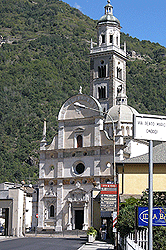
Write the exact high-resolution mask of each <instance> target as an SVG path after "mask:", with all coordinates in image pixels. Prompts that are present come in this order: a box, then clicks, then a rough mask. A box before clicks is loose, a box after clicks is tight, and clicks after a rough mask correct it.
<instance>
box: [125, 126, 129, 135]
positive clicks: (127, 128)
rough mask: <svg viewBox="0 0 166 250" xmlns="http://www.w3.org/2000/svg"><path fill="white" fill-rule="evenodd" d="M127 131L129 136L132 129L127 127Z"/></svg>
mask: <svg viewBox="0 0 166 250" xmlns="http://www.w3.org/2000/svg"><path fill="white" fill-rule="evenodd" d="M126 130H127V135H130V128H129V127H126Z"/></svg>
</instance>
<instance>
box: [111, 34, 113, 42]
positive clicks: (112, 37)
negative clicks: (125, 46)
mask: <svg viewBox="0 0 166 250" xmlns="http://www.w3.org/2000/svg"><path fill="white" fill-rule="evenodd" d="M110 43H113V35H110Z"/></svg>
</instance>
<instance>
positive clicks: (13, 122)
mask: <svg viewBox="0 0 166 250" xmlns="http://www.w3.org/2000/svg"><path fill="white" fill-rule="evenodd" d="M102 13H103V10H101V15H102ZM99 18H100V17H99ZM119 19H120V17H119ZM0 35H1V36H2V37H3V38H1V42H2V45H1V47H0V88H1V91H0V95H1V96H0V98H1V105H0V122H1V127H0V141H1V143H0V150H1V155H0V171H1V176H0V182H2V181H18V182H20V181H21V180H25V181H26V182H27V181H28V180H30V181H31V182H35V181H36V180H37V178H38V150H39V143H40V140H41V138H42V129H43V120H44V118H46V119H47V121H48V122H47V139H48V142H50V141H51V139H52V137H53V136H54V134H55V133H56V128H57V127H56V126H57V114H58V111H59V109H60V107H61V105H62V103H63V102H64V101H65V100H66V99H67V98H68V97H70V96H72V95H75V94H77V93H78V90H79V86H80V85H81V86H82V87H83V93H85V94H89V57H88V55H89V47H90V39H91V37H92V38H93V41H94V42H96V37H97V35H96V21H94V20H92V19H90V18H89V17H87V16H85V15H83V14H82V13H81V12H80V11H79V10H77V9H74V8H71V7H70V6H69V5H68V4H66V3H64V2H62V1H59V0H54V1H53V0H35V1H31V0H3V1H1V2H0ZM121 40H122V43H123V42H124V41H126V42H127V50H128V51H129V52H131V51H133V50H134V51H136V52H137V53H138V54H140V55H141V57H140V58H132V57H129V61H128V63H127V95H128V104H129V105H131V106H133V107H134V108H136V109H137V110H138V111H139V112H141V113H152V114H161V115H165V111H166V105H165V104H166V87H165V82H166V48H164V47H162V46H160V45H159V44H155V43H151V42H149V41H139V40H138V39H136V38H132V37H130V36H129V35H125V34H122V36H121Z"/></svg>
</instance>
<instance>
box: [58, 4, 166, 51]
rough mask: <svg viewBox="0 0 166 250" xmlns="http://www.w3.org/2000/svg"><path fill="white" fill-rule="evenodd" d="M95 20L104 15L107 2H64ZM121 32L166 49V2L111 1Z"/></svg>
mask: <svg viewBox="0 0 166 250" xmlns="http://www.w3.org/2000/svg"><path fill="white" fill-rule="evenodd" d="M63 1H64V2H66V3H68V4H69V5H70V6H72V7H75V8H77V9H79V10H80V11H81V12H82V13H83V14H85V15H87V16H89V17H90V18H92V19H94V20H99V19H100V17H101V16H103V15H104V6H105V5H106V4H107V0H63ZM111 4H112V6H113V14H114V16H115V17H117V18H118V19H119V21H120V24H121V26H122V29H121V31H122V32H124V33H125V34H127V33H128V34H129V35H130V36H132V37H136V38H138V39H140V40H149V41H151V42H155V43H159V44H161V45H163V46H164V47H166V0H158V1H155V0H151V1H150V0H111Z"/></svg>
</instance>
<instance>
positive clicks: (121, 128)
mask: <svg viewBox="0 0 166 250" xmlns="http://www.w3.org/2000/svg"><path fill="white" fill-rule="evenodd" d="M121 129H122V135H123V136H124V127H123V126H122V127H121Z"/></svg>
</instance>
